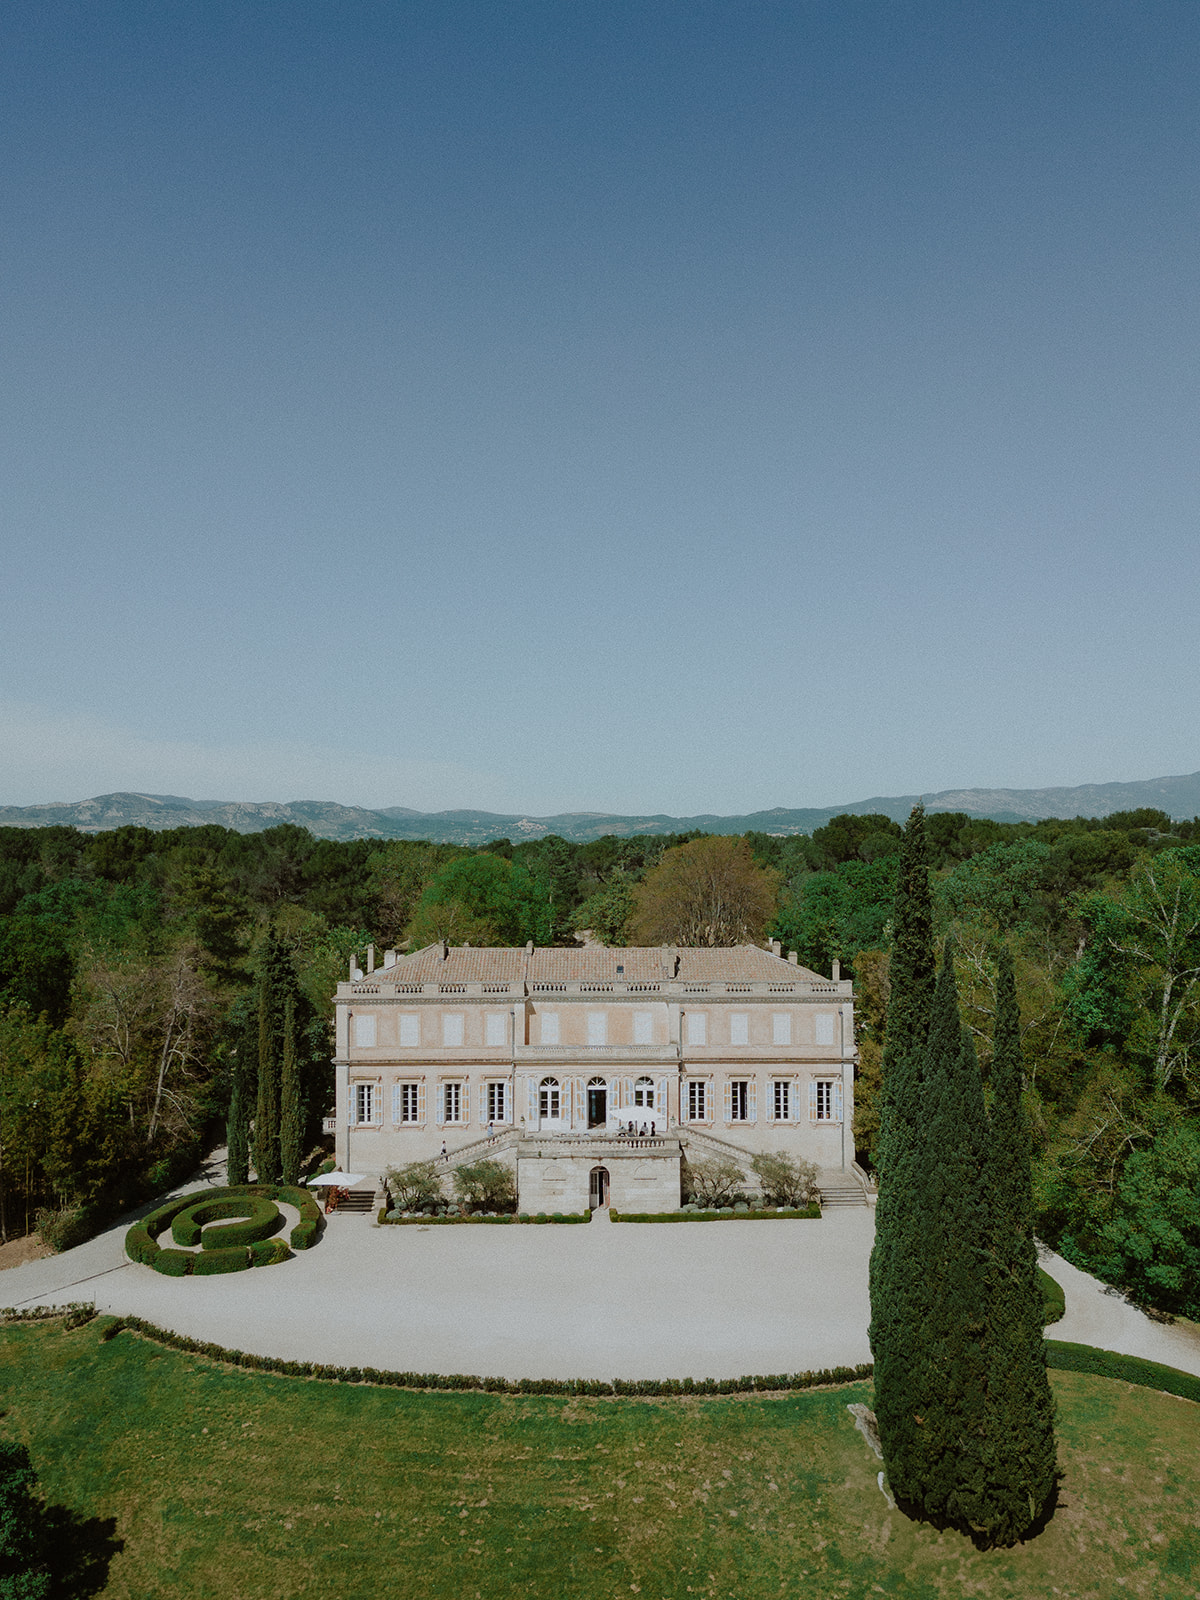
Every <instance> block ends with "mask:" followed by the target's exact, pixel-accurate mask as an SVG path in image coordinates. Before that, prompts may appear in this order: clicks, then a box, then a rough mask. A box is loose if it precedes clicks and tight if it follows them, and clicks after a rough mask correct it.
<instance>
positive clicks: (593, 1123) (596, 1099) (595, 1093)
mask: <svg viewBox="0 0 1200 1600" xmlns="http://www.w3.org/2000/svg"><path fill="white" fill-rule="evenodd" d="M587 1119H588V1127H589V1128H602V1127H603V1126H604V1124H605V1123H606V1122H607V1121H608V1088H607V1086H606V1085H604V1084H600V1085H599V1086H598V1087H597V1086H595V1085H593V1084H590V1083H589V1084H588V1092H587Z"/></svg>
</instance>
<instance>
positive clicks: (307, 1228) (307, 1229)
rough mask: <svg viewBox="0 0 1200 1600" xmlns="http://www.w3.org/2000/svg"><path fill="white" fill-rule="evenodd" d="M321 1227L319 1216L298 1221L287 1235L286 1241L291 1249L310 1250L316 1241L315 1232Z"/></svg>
mask: <svg viewBox="0 0 1200 1600" xmlns="http://www.w3.org/2000/svg"><path fill="white" fill-rule="evenodd" d="M320 1229H321V1219H320V1217H314V1218H313V1219H311V1220H309V1219H308V1218H306V1219H305V1220H304V1221H303V1222H298V1223H297V1224H296V1226H295V1227H294V1228H293V1229H292V1231H291V1233H290V1234H289V1235H288V1243H289V1244H290V1245H291V1247H292V1249H293V1250H310V1249H311V1248H312V1246H313V1245H314V1244H316V1242H317V1234H318V1233H319V1232H320Z"/></svg>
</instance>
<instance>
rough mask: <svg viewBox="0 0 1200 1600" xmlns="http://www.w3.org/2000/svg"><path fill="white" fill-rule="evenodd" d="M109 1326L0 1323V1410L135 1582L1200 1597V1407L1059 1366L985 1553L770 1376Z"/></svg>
mask: <svg viewBox="0 0 1200 1600" xmlns="http://www.w3.org/2000/svg"><path fill="white" fill-rule="evenodd" d="M101 1328H102V1324H100V1323H91V1324H88V1325H85V1326H84V1327H82V1328H78V1329H76V1330H74V1331H73V1332H70V1333H64V1332H63V1331H61V1328H60V1327H59V1326H58V1325H57V1324H48V1325H36V1326H34V1325H27V1326H16V1327H9V1328H6V1329H4V1330H2V1331H0V1395H2V1397H3V1398H2V1400H0V1405H2V1406H3V1413H2V1415H0V1430H2V1431H3V1432H4V1434H6V1435H7V1436H9V1437H15V1438H18V1439H21V1440H23V1441H24V1442H25V1443H26V1444H28V1445H29V1447H30V1450H31V1453H32V1455H33V1459H34V1464H35V1466H36V1467H37V1470H38V1472H39V1474H40V1477H41V1481H42V1485H43V1488H44V1489H45V1491H46V1492H47V1494H48V1496H49V1497H50V1499H51V1500H52V1501H54V1502H57V1503H58V1504H59V1505H61V1506H65V1507H67V1508H69V1509H70V1510H71V1511H72V1512H74V1513H75V1514H76V1515H77V1516H78V1517H81V1518H115V1522H116V1534H117V1536H118V1537H119V1538H120V1539H123V1540H124V1549H123V1551H121V1552H120V1553H119V1554H117V1555H116V1556H115V1557H114V1558H113V1560H112V1564H111V1567H110V1569H109V1578H108V1586H107V1588H106V1589H105V1590H104V1591H103V1592H104V1593H105V1594H109V1595H114V1596H122V1597H131V1600H134V1597H136V1600H149V1597H159V1596H167V1595H170V1596H171V1597H172V1600H193V1597H196V1600H198V1597H214V1600H216V1597H221V1600H257V1597H259V1596H262V1597H264V1600H290V1597H292V1596H301V1595H313V1596H322V1597H329V1600H407V1597H410V1596H411V1597H414V1600H415V1597H418V1596H448V1597H453V1600H459V1597H462V1600H493V1597H496V1600H499V1597H501V1596H503V1597H504V1600H512V1597H514V1596H519V1597H522V1600H524V1597H545V1600H561V1597H564V1596H575V1595H579V1596H588V1597H605V1600H608V1597H615V1596H621V1597H627V1596H630V1595H641V1596H643V1597H644V1600H660V1597H670V1600H677V1597H678V1600H684V1597H686V1596H688V1595H706V1596H715V1597H718V1600H758V1597H760V1596H761V1597H765V1596H785V1597H793V1596H806V1597H807V1596H812V1597H814V1600H815V1597H817V1596H821V1597H827V1596H854V1597H857V1596H864V1597H865V1596H875V1595H884V1596H889V1597H892V1596H895V1597H900V1600H932V1597H935V1596H951V1595H953V1596H956V1597H958V1596H964V1595H967V1596H969V1595H983V1596H1013V1597H1014V1600H1015V1597H1018V1596H1020V1597H1030V1596H1036V1597H1040V1596H1052V1595H1061V1596H1064V1597H1067V1600H1085V1597H1092V1596H1094V1597H1096V1600H1112V1597H1113V1596H1115V1595H1118V1594H1120V1595H1145V1596H1148V1597H1149V1596H1153V1597H1154V1600H1183V1597H1185V1596H1187V1597H1189V1600H1191V1597H1195V1596H1196V1595H1197V1594H1200V1525H1198V1521H1197V1513H1196V1485H1197V1483H1198V1482H1200V1407H1197V1406H1196V1405H1195V1404H1193V1403H1191V1402H1188V1401H1185V1400H1179V1399H1175V1398H1171V1397H1166V1396H1163V1395H1160V1394H1158V1393H1155V1392H1152V1391H1150V1390H1146V1389H1140V1388H1134V1387H1132V1386H1129V1385H1126V1384H1124V1383H1118V1382H1115V1381H1113V1380H1111V1379H1105V1378H1095V1377H1091V1376H1086V1375H1083V1374H1078V1373H1055V1374H1054V1375H1053V1381H1054V1387H1055V1391H1056V1393H1057V1395H1058V1398H1059V1406H1060V1449H1061V1458H1062V1462H1063V1465H1064V1466H1065V1468H1066V1477H1065V1481H1064V1485H1063V1493H1062V1500H1061V1504H1060V1506H1059V1509H1058V1512H1057V1514H1056V1516H1055V1517H1054V1519H1053V1521H1052V1522H1051V1524H1050V1526H1049V1527H1048V1528H1047V1529H1046V1531H1045V1532H1044V1533H1043V1534H1042V1535H1041V1536H1040V1537H1039V1538H1038V1539H1036V1540H1034V1541H1033V1542H1031V1543H1030V1544H1029V1545H1028V1546H1025V1547H1022V1548H1018V1549H1016V1550H1014V1551H996V1552H990V1553H980V1552H978V1551H976V1550H975V1549H974V1548H973V1546H972V1545H971V1544H970V1543H969V1542H968V1541H966V1540H965V1539H963V1538H961V1537H959V1536H958V1535H956V1534H950V1533H942V1534H939V1533H937V1532H935V1531H934V1530H932V1529H929V1528H925V1527H921V1526H918V1525H916V1524H913V1523H910V1522H909V1521H907V1520H906V1519H905V1518H904V1517H902V1516H901V1515H900V1514H899V1513H897V1512H891V1511H889V1510H888V1508H887V1505H886V1503H885V1501H884V1499H883V1496H882V1495H881V1493H880V1491H879V1489H878V1487H877V1484H876V1473H877V1471H878V1469H879V1463H878V1462H877V1461H876V1459H875V1457H874V1456H873V1455H872V1454H871V1453H870V1451H869V1450H868V1448H867V1446H866V1445H865V1443H864V1442H863V1440H862V1438H861V1436H860V1435H859V1434H858V1433H857V1432H856V1431H855V1430H854V1427H853V1422H852V1419H851V1417H850V1416H849V1414H848V1413H847V1411H846V1406H847V1403H848V1402H850V1401H852V1400H867V1401H869V1400H870V1393H871V1389H870V1384H869V1383H859V1384H854V1385H851V1386H848V1387H846V1388H842V1389H837V1390H819V1391H809V1392H806V1393H798V1394H789V1395H785V1396H780V1397H779V1398H775V1397H764V1396H748V1397H714V1398H703V1399H684V1400H681V1399H670V1400H624V1399H622V1400H591V1399H589V1400H579V1399H557V1398H545V1397H536V1398H533V1397H530V1398H523V1397H507V1396H506V1397H495V1396H489V1395H484V1394H477V1393H441V1394H421V1393H411V1392H405V1391H400V1390H391V1389H370V1388H364V1387H349V1386H344V1385H333V1384H323V1383H317V1382H311V1381H306V1380H300V1379H289V1378H278V1377H271V1376H266V1375H262V1374H253V1373H249V1372H243V1371H238V1370H235V1369H227V1368H224V1367H221V1366H218V1365H215V1364H214V1363H212V1362H209V1361H207V1360H203V1359H199V1358H197V1357H194V1356H186V1355H182V1354H180V1353H177V1352H175V1351H171V1350H166V1349H163V1348H161V1347H160V1346H158V1345H155V1344H152V1343H149V1342H147V1341H144V1340H142V1339H139V1338H137V1337H135V1336H134V1335H132V1334H130V1333H128V1332H125V1333H121V1334H119V1335H118V1336H117V1337H116V1338H114V1339H110V1340H108V1341H104V1340H102V1339H101V1337H100V1333H101Z"/></svg>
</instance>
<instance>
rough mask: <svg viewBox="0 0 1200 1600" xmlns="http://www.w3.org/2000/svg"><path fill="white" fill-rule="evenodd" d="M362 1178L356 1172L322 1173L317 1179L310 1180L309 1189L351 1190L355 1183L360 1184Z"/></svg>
mask: <svg viewBox="0 0 1200 1600" xmlns="http://www.w3.org/2000/svg"><path fill="white" fill-rule="evenodd" d="M362 1181H363V1180H362V1177H361V1175H360V1174H359V1173H357V1172H323V1173H321V1175H320V1177H319V1178H310V1179H309V1180H308V1187H309V1188H310V1189H353V1187H354V1185H355V1184H356V1183H361V1182H362Z"/></svg>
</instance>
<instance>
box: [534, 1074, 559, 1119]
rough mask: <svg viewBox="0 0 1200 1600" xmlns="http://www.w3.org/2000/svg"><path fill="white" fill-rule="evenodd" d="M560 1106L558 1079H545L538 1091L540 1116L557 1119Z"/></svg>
mask: <svg viewBox="0 0 1200 1600" xmlns="http://www.w3.org/2000/svg"><path fill="white" fill-rule="evenodd" d="M560 1104H561V1102H560V1100H559V1094H558V1079H557V1078H543V1079H542V1081H541V1085H540V1087H539V1089H538V1116H539V1117H557V1116H558V1115H559V1106H560Z"/></svg>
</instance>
